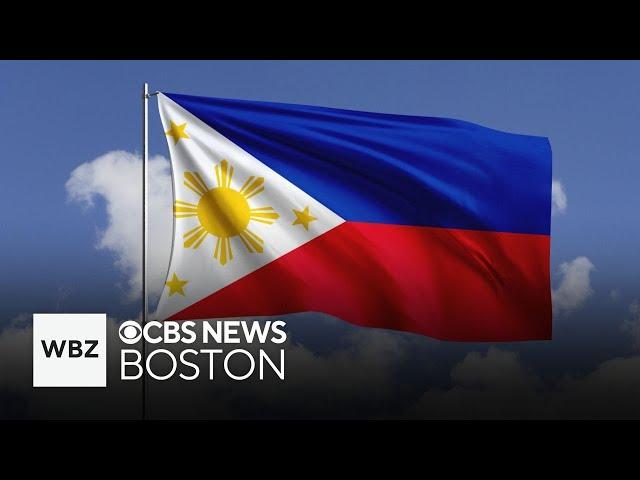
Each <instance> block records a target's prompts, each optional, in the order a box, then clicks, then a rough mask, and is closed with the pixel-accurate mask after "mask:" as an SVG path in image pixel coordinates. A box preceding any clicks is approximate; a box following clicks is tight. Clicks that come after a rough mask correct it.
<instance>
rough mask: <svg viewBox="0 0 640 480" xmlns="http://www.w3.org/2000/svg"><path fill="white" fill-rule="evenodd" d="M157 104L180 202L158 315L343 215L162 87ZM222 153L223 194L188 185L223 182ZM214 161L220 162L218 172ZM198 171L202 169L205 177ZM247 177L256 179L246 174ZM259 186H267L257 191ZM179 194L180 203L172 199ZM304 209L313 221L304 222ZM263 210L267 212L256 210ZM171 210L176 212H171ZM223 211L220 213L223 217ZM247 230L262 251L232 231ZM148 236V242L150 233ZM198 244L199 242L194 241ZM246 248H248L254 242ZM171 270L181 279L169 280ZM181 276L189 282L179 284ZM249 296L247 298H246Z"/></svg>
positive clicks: (178, 307) (184, 304)
mask: <svg viewBox="0 0 640 480" xmlns="http://www.w3.org/2000/svg"><path fill="white" fill-rule="evenodd" d="M158 107H159V110H160V118H161V120H162V125H163V127H164V131H165V132H171V133H168V134H167V140H168V143H169V152H170V156H171V168H172V177H173V194H174V199H173V200H174V210H176V207H178V208H177V211H176V213H174V229H173V248H172V254H171V260H170V264H169V269H168V272H167V282H169V283H171V285H172V286H173V288H170V287H169V286H165V287H164V290H163V292H162V295H161V298H160V302H159V304H158V308H157V310H156V315H155V316H156V318H157V319H159V320H164V319H167V318H169V317H171V316H172V315H174V314H175V313H177V312H179V311H181V310H183V309H185V308H186V307H188V306H190V305H192V304H194V303H196V302H197V301H199V300H201V299H203V298H205V297H207V296H209V295H211V294H212V293H215V292H216V291H218V290H220V289H221V288H223V287H225V286H227V285H229V284H231V283H233V282H235V281H236V280H239V279H240V278H242V277H244V276H246V275H248V274H250V273H252V272H253V271H255V270H257V269H259V268H261V267H263V266H264V265H266V264H268V263H270V262H272V261H274V260H276V259H277V258H279V257H281V256H282V255H285V254H286V253H289V252H291V251H292V250H294V249H296V248H298V247H300V246H301V245H304V244H305V243H307V242H309V241H310V240H312V239H314V238H316V237H318V236H319V235H322V234H323V233H325V232H327V231H329V230H331V229H332V228H334V227H336V226H338V225H340V224H341V223H343V222H344V219H342V218H341V217H340V216H338V215H337V214H336V213H334V212H333V211H332V210H330V209H329V208H327V207H326V206H324V205H323V204H322V203H320V202H318V201H317V200H315V199H314V198H313V197H311V196H310V195H308V194H307V193H305V192H304V191H302V190H301V189H300V188H298V187H297V186H295V185H294V184H292V183H291V182H290V181H288V180H287V179H286V178H284V177H282V176H281V175H279V174H278V173H276V172H275V171H273V170H272V169H271V168H269V167H267V166H266V165H265V164H263V163H262V162H260V161H259V160H258V159H256V158H255V157H254V156H252V155H251V154H249V153H248V152H246V151H245V150H243V149H242V148H240V147H239V146H237V145H236V144H234V143H233V142H231V141H230V140H228V139H227V138H226V137H224V136H223V135H221V134H220V133H218V132H217V131H216V130H214V129H213V128H211V127H210V126H209V125H207V124H206V123H204V122H203V121H201V120H200V119H199V118H198V117H196V116H195V115H193V114H192V113H190V112H189V111H187V110H186V109H184V108H183V107H181V106H180V105H178V104H177V103H176V102H174V101H173V100H171V99H170V98H168V97H167V96H165V95H163V94H161V93H160V94H158ZM185 124H186V125H185ZM224 160H226V162H227V168H228V170H230V169H231V168H233V174H232V175H231V178H230V181H228V182H229V183H228V187H227V188H228V189H229V190H230V191H226V193H225V192H222V190H217V192H216V193H205V194H204V195H203V194H202V193H197V192H196V191H194V190H193V189H192V188H189V187H188V186H187V185H185V180H187V183H189V184H190V185H191V187H195V189H196V190H200V192H209V191H210V190H213V189H216V188H218V187H219V186H220V183H221V181H224V179H223V178H221V177H224V175H222V165H223V163H222V162H223V161H224ZM216 166H219V174H218V177H216V171H215V167H216ZM186 173H190V175H189V178H190V179H191V180H192V181H191V182H190V181H188V179H186V177H185V174H186ZM195 174H198V175H199V177H200V179H201V180H202V182H200V181H199V179H198V175H195ZM251 177H253V180H249V179H250V178H251ZM260 177H262V178H264V182H263V183H262V184H261V185H259V186H258V185H256V186H257V188H256V189H255V190H254V191H253V192H251V191H250V190H249V191H248V193H247V194H243V193H241V191H243V190H242V189H243V186H245V185H251V184H252V183H253V182H254V181H256V180H257V179H259V178H260ZM227 178H228V176H227ZM194 179H195V180H194ZM194 181H195V185H194ZM203 184H204V185H203ZM223 187H224V185H223ZM262 187H264V190H262V191H259V190H260V188H262ZM247 188H248V186H247V187H245V190H244V191H245V192H247ZM256 191H259V192H258V193H256ZM233 192H236V193H233ZM252 193H253V195H252ZM176 201H179V202H180V203H177V204H176V203H175V202H176ZM182 202H186V203H182ZM201 202H202V203H201ZM243 202H244V203H243ZM189 205H193V206H189ZM247 207H248V208H249V209H258V208H263V209H264V210H253V217H252V218H251V219H250V220H249V221H248V223H246V222H247V215H248V214H249V215H250V214H251V213H248V212H247ZM267 207H271V208H272V210H270V209H267ZM294 211H298V212H302V219H303V220H306V221H303V222H301V221H300V220H298V222H297V223H295V222H296V220H297V219H298V216H297V215H296V213H295V212H294ZM306 212H308V214H309V215H310V216H311V217H313V218H314V220H311V221H308V220H309V217H307V216H305V214H306ZM265 213H266V214H267V215H266V216H260V214H265ZM273 213H277V215H278V218H277V219H275V218H270V217H273V215H271V214H273ZM176 215H178V216H179V217H178V218H176ZM183 215H185V216H184V217H183ZM221 215H222V217H224V218H220V217H221ZM259 220H263V221H273V223H271V224H267V223H262V222H261V221H259ZM274 220H275V221H274ZM294 223H295V224H294ZM245 224H246V225H245ZM305 224H306V225H307V227H308V230H307V229H306V228H305ZM243 227H244V228H243ZM247 230H248V231H249V232H251V233H252V234H253V235H255V236H257V237H259V238H260V239H262V242H263V243H262V244H261V245H262V249H263V251H262V252H249V251H248V247H247V246H246V245H245V242H243V240H242V236H244V237H245V241H246V238H247V235H249V236H251V233H250V234H247V233H243V234H242V235H238V234H237V232H238V231H241V232H246V231H247ZM188 232H191V233H190V234H188V235H187V237H186V238H187V239H191V241H192V244H191V246H190V247H188V248H187V247H185V236H184V235H185V234H187V233H188ZM216 234H217V235H216ZM194 235H198V236H197V237H194ZM224 238H228V239H229V243H228V245H229V246H230V248H231V254H232V255H233V258H230V256H229V255H227V259H226V261H225V262H224V264H223V263H222V258H221V257H222V248H224V247H223V244H224V243H225V240H224ZM218 239H220V241H219V240H218ZM254 239H255V238H254ZM149 241H150V242H153V238H150V239H149ZM218 243H219V244H220V245H219V251H218V257H219V258H217V259H216V258H214V251H215V249H216V245H217V244H218ZM196 245H197V246H198V247H197V248H193V247H194V246H196ZM249 248H253V247H251V243H249ZM174 274H175V275H176V277H177V279H178V283H175V282H173V283H172V281H173V279H174ZM185 281H186V282H187V283H182V282H185ZM247 301H251V299H250V297H248V298H247Z"/></svg>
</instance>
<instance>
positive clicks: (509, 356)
mask: <svg viewBox="0 0 640 480" xmlns="http://www.w3.org/2000/svg"><path fill="white" fill-rule="evenodd" d="M451 378H452V379H453V380H454V381H455V382H456V383H458V384H460V385H463V386H466V387H472V388H473V387H481V388H496V389H504V388H509V389H514V388H516V389H521V388H524V389H528V388H532V387H535V386H536V385H537V384H538V379H537V378H536V377H535V376H534V375H533V374H530V373H529V372H527V371H526V370H525V369H524V368H523V366H522V364H521V363H520V359H519V357H518V354H517V353H516V352H509V351H506V350H500V349H498V348H495V347H489V350H488V351H487V353H486V355H482V353H481V352H471V353H469V354H468V355H467V356H466V357H465V358H464V360H462V362H460V363H459V364H457V365H456V366H455V367H454V368H453V370H452V371H451Z"/></svg>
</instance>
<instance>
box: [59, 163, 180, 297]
mask: <svg viewBox="0 0 640 480" xmlns="http://www.w3.org/2000/svg"><path fill="white" fill-rule="evenodd" d="M141 179H142V167H141V160H140V157H139V156H138V155H135V154H132V153H129V152H124V151H113V152H109V153H106V154H105V155H102V156H100V157H98V158H96V159H95V160H93V161H91V162H87V163H83V164H82V165H80V166H79V167H78V168H76V169H75V170H74V171H73V172H72V173H71V176H70V178H69V180H68V181H67V183H66V189H67V194H68V196H69V198H70V199H71V200H72V201H74V202H78V203H80V204H81V205H83V206H84V207H86V208H92V207H93V206H94V202H95V200H96V199H97V198H100V199H102V200H104V202H105V204H106V213H107V226H106V228H105V229H104V230H103V231H100V232H98V243H97V248H98V249H103V250H107V251H110V252H112V253H113V254H114V255H115V258H116V265H117V266H118V268H119V269H120V270H121V271H122V272H123V274H124V275H125V278H126V285H127V286H126V290H127V298H128V300H130V301H133V300H136V299H137V298H140V294H141V289H142V266H141V258H142V203H141V202H142V201H141V197H142V182H141ZM171 204H172V191H171V173H170V168H169V162H168V161H167V159H165V158H164V157H162V156H155V157H153V158H151V159H150V160H149V204H148V208H149V236H148V245H149V250H148V262H149V263H148V265H149V272H148V273H149V275H148V278H149V293H150V297H151V298H153V297H154V296H158V295H159V294H160V292H161V289H162V285H163V283H164V280H165V275H166V269H167V267H168V264H169V255H170V249H171V237H172V229H173V220H172V217H171V211H172V210H171Z"/></svg>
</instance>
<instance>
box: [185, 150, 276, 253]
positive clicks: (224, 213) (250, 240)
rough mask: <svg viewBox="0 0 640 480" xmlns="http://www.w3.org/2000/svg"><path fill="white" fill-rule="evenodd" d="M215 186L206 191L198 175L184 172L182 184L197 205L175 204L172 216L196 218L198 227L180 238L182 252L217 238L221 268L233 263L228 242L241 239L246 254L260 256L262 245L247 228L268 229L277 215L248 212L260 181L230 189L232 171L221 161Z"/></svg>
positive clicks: (251, 180) (262, 209)
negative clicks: (254, 224) (259, 225)
mask: <svg viewBox="0 0 640 480" xmlns="http://www.w3.org/2000/svg"><path fill="white" fill-rule="evenodd" d="M215 172H216V181H217V183H218V186H217V187H215V188H212V189H209V187H207V184H206V183H205V182H204V180H203V179H202V177H201V176H200V174H199V173H197V172H185V174H184V184H185V185H186V186H187V187H188V188H190V189H191V190H193V191H194V192H195V193H196V194H197V195H198V196H199V197H200V201H199V202H198V204H197V205H196V204H193V203H189V202H184V201H182V200H176V202H175V204H174V206H173V214H174V216H175V217H176V218H187V217H198V221H199V223H200V224H199V225H198V226H197V227H195V228H193V229H191V230H189V231H188V232H187V233H185V234H184V235H183V238H184V247H185V248H194V249H195V248H198V247H199V246H200V245H201V244H202V242H203V241H204V239H205V238H206V237H207V235H209V234H211V235H213V236H214V237H217V241H216V246H215V250H214V252H213V257H214V258H215V259H217V260H218V261H219V262H220V264H221V265H226V263H227V261H230V260H233V252H232V251H231V238H232V237H236V236H238V237H240V240H242V243H243V244H244V246H245V247H246V249H247V251H248V252H249V253H262V252H263V251H264V248H263V244H264V241H263V240H262V238H260V237H259V236H258V235H256V234H255V233H253V232H252V231H251V230H249V229H248V228H247V227H248V226H249V222H251V221H252V220H253V221H256V222H260V223H266V224H268V225H270V224H272V223H273V222H275V221H276V220H277V219H278V218H279V217H280V215H278V214H277V213H276V211H275V210H274V209H273V208H272V207H260V208H251V206H250V205H249V199H250V198H251V197H254V196H256V195H258V194H259V193H261V192H262V191H263V190H264V186H263V183H264V178H263V177H258V178H256V177H253V176H252V177H249V178H248V179H247V181H246V182H244V185H243V186H242V188H240V190H234V189H233V188H231V178H232V177H233V167H232V166H230V165H229V162H227V161H226V160H222V162H220V164H218V165H216V167H215Z"/></svg>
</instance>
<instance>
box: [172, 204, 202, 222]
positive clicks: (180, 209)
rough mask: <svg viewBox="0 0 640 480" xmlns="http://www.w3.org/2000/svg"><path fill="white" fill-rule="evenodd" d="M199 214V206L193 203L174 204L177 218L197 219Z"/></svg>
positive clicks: (174, 213)
mask: <svg viewBox="0 0 640 480" xmlns="http://www.w3.org/2000/svg"><path fill="white" fill-rule="evenodd" d="M197 214H198V206H197V205H194V204H193V203H189V202H183V201H182V200H176V201H175V203H174V204H173V215H174V216H175V217H176V218H188V217H195V216H196V215H197Z"/></svg>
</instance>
